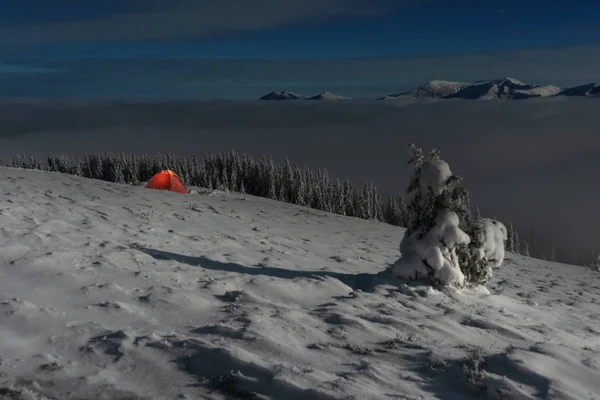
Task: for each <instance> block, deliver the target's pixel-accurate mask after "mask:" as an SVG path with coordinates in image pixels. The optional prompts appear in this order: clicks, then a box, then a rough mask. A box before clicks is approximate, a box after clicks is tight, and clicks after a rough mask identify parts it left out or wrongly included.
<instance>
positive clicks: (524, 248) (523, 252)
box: [521, 239, 530, 257]
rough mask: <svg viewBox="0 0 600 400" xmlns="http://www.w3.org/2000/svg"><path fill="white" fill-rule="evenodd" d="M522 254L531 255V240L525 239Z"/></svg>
mask: <svg viewBox="0 0 600 400" xmlns="http://www.w3.org/2000/svg"><path fill="white" fill-rule="evenodd" d="M521 254H522V255H524V256H526V257H530V250H529V241H527V239H525V240H524V241H523V251H522V252H521Z"/></svg>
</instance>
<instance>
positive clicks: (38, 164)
mask: <svg viewBox="0 0 600 400" xmlns="http://www.w3.org/2000/svg"><path fill="white" fill-rule="evenodd" d="M0 165H5V166H9V167H15V168H24V169H37V170H43V171H53V172H61V173H66V174H71V175H77V176H82V177H86V178H91V179H99V180H103V181H108V182H115V183H124V184H133V185H136V184H139V183H141V182H147V181H148V180H150V179H151V178H152V177H153V176H154V175H155V174H156V173H158V172H160V171H162V170H165V169H171V170H173V171H175V172H176V173H177V174H178V175H179V176H180V177H181V178H182V180H183V181H184V183H185V184H186V186H192V187H202V188H208V189H212V190H227V191H234V192H239V193H246V194H249V195H253V196H258V197H266V198H269V199H273V200H279V201H283V202H287V203H291V204H296V205H300V206H306V207H310V208H313V209H317V210H321V211H326V212H331V213H334V214H338V215H343V216H348V217H355V218H361V219H367V220H376V221H381V222H385V223H388V224H391V225H396V226H402V227H408V226H409V224H410V221H411V220H414V216H411V210H409V209H408V207H407V204H406V202H405V199H404V196H402V195H401V194H399V195H392V196H389V197H388V198H387V199H385V200H384V199H383V198H382V195H381V192H380V191H379V190H378V189H377V187H376V186H375V185H374V184H373V183H372V182H369V181H368V182H365V184H364V185H362V186H356V185H355V184H354V183H352V182H351V181H350V179H349V178H345V179H343V180H341V179H339V178H335V179H332V178H331V177H330V176H329V173H328V172H327V170H326V169H325V168H319V169H318V170H317V171H316V172H314V171H313V170H311V169H310V168H308V167H300V166H298V165H292V164H291V163H290V161H289V160H288V159H287V158H286V159H285V161H284V163H283V164H277V163H275V162H274V161H273V158H272V157H271V156H263V157H261V158H258V159H256V158H253V157H251V156H249V155H247V154H240V153H238V152H235V151H233V150H231V151H229V152H227V153H222V152H218V153H216V154H204V156H203V157H202V159H200V158H199V157H197V156H196V155H193V156H191V157H182V156H176V155H175V154H173V153H156V154H135V153H118V154H115V153H109V152H98V153H92V154H86V155H84V156H83V157H81V158H74V157H71V156H68V155H65V154H50V155H48V156H47V157H46V159H45V160H39V159H37V158H35V157H33V156H31V157H27V156H24V155H18V156H16V157H14V158H13V159H12V160H10V161H9V162H7V163H4V162H2V160H0ZM475 213H476V214H478V210H476V211H475ZM508 231H509V240H508V243H507V250H508V251H512V252H515V253H520V254H525V255H529V252H530V250H529V245H528V244H527V241H521V240H520V239H519V233H518V232H517V231H516V230H515V229H514V228H513V227H512V224H510V225H509V226H508Z"/></svg>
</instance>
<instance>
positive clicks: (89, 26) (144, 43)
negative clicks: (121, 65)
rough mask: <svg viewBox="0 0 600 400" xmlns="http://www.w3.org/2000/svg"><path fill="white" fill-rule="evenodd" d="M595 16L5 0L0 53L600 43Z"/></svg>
mask: <svg viewBox="0 0 600 400" xmlns="http://www.w3.org/2000/svg"><path fill="white" fill-rule="evenodd" d="M215 3H220V4H222V5H221V6H215ZM260 4H262V6H261V5H260ZM598 15H600V2H598V1H594V0H572V1H568V2H567V1H556V0H546V1H544V0H485V1H481V0H429V1H424V0H423V1H418V0H413V1H402V0H395V1H391V0H364V1H363V0H345V1H344V0H295V1H288V2H282V1H280V0H256V1H243V0H222V1H220V2H208V1H203V0H198V1H191V0H170V1H164V2H160V1H146V2H144V1H141V0H125V1H124V0H88V1H75V0H55V1H48V0H4V1H2V2H0V25H2V26H4V27H5V28H4V29H3V30H2V31H0V44H2V45H3V46H4V47H5V50H4V52H3V54H2V53H0V57H2V59H3V60H4V61H5V62H10V61H11V60H13V61H18V60H19V59H34V58H38V59H39V58H42V59H57V58H79V57H134V58H135V57H150V58H153V57H172V58H205V59H215V58H217V59H221V58H234V59H248V58H250V59H252V58H315V59H322V58H360V57H393V56H411V55H423V54H447V53H469V52H479V51H498V50H507V49H522V48H548V47H564V46H574V45H582V44H597V43H600V24H598V23H597V18H598Z"/></svg>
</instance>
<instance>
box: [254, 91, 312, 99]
mask: <svg viewBox="0 0 600 400" xmlns="http://www.w3.org/2000/svg"><path fill="white" fill-rule="evenodd" d="M304 98H305V97H304V96H302V95H299V94H297V93H294V92H286V91H285V90H284V91H280V92H271V93H269V94H266V95H264V96H263V97H261V98H260V100H300V99H304Z"/></svg>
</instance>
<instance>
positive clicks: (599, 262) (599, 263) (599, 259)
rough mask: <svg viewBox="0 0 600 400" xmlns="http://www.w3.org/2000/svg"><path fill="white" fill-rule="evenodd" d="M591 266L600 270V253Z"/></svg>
mask: <svg viewBox="0 0 600 400" xmlns="http://www.w3.org/2000/svg"><path fill="white" fill-rule="evenodd" d="M590 268H591V269H593V270H596V271H600V255H599V256H598V257H596V259H595V260H594V261H592V262H591V263H590Z"/></svg>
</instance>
